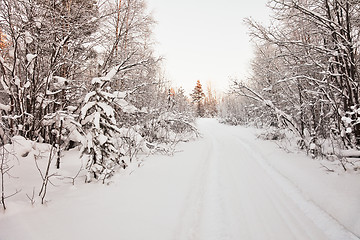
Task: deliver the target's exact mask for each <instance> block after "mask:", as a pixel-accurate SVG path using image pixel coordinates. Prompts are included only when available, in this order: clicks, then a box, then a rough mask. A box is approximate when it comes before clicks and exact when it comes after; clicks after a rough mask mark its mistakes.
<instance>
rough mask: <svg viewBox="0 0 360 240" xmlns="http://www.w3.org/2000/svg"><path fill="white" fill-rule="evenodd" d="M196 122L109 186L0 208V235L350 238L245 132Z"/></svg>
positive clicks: (154, 239) (0, 238)
mask: <svg viewBox="0 0 360 240" xmlns="http://www.w3.org/2000/svg"><path fill="white" fill-rule="evenodd" d="M199 128H200V131H201V133H202V134H203V138H202V139H200V140H198V141H196V142H192V143H186V144H182V145H181V146H180V147H181V148H182V149H183V151H182V152H180V153H176V154H175V156H174V157H172V158H170V157H166V156H161V157H159V156H157V157H151V159H149V160H148V161H147V162H145V165H144V166H143V167H141V168H140V169H138V170H137V171H135V172H134V173H133V174H131V175H129V176H119V177H116V178H114V183H113V184H111V185H110V186H102V185H96V184H85V185H79V186H78V187H77V189H76V190H73V189H72V188H71V187H68V188H69V189H64V190H63V191H62V194H61V196H57V195H56V194H58V195H59V193H56V192H54V193H53V195H51V193H49V195H50V196H52V198H53V201H52V202H50V203H49V204H48V206H47V207H36V208H32V209H31V208H30V209H29V208H28V207H27V208H25V209H24V207H22V208H21V206H22V205H21V203H18V206H17V205H16V203H14V204H12V205H11V206H9V208H10V207H12V208H13V209H16V207H18V208H20V210H18V211H17V210H12V211H9V212H8V213H7V214H6V215H1V214H0V240H17V239H27V240H32V239H34V240H35V239H36V240H42V239H44V240H45V239H46V240H48V239H52V240H56V239H59V240H60V239H61V240H64V239H66V240H75V239H87V240H91V239H94V240H95V239H96V240H97V239H124V240H135V239H136V240H144V239H148V240H171V239H173V240H185V239H186V240H191V239H193V240H230V239H234V240H235V239H244V240H251V239H254V240H256V239H263V240H272V239H274V240H279V239H284V240H291V239H301V240H306V239H314V240H321V239H334V240H335V239H336V240H341V239H344V240H345V239H358V238H356V237H355V236H354V235H353V234H351V233H350V232H348V231H347V230H345V228H344V227H342V226H341V225H340V224H339V223H338V222H336V221H335V220H334V219H332V218H331V217H330V216H329V215H328V214H326V213H325V212H323V211H322V210H321V209H320V208H319V207H317V206H316V205H315V204H313V203H312V202H310V201H308V200H306V198H304V197H303V196H302V195H301V194H300V192H299V190H297V189H296V187H294V185H292V183H291V182H290V181H288V180H287V179H286V178H285V177H283V176H282V175H281V174H279V173H278V172H277V171H275V170H274V169H272V168H271V167H270V166H269V165H267V163H266V161H265V160H266V156H264V154H263V153H262V151H261V146H259V145H256V144H258V143H261V142H260V141H258V142H257V141H254V139H253V135H251V134H245V133H244V132H241V131H234V128H233V127H228V126H224V125H220V124H218V123H217V122H216V121H215V120H209V119H203V120H200V121H199ZM249 136H250V137H249ZM251 137H252V138H251ZM58 192H59V191H58Z"/></svg>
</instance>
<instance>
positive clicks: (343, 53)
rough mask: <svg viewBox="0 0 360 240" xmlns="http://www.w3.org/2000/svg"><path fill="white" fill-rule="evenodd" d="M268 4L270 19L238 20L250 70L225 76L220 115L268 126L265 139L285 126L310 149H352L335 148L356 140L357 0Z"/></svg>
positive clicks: (359, 137)
mask: <svg viewBox="0 0 360 240" xmlns="http://www.w3.org/2000/svg"><path fill="white" fill-rule="evenodd" d="M268 7H270V8H271V10H272V21H271V24H270V25H269V26H266V25H263V24H260V23H258V22H257V21H255V20H253V19H246V20H245V22H246V24H247V25H248V27H249V29H250V35H251V37H252V38H253V40H254V43H255V58H254V60H253V61H252V76H251V77H249V78H247V79H233V80H232V82H233V85H232V91H231V92H232V93H231V94H229V95H228V96H227V97H225V98H224V101H223V103H222V105H223V107H222V110H221V111H222V112H221V115H222V117H223V118H224V121H225V122H228V123H231V124H244V123H245V124H246V123H255V125H257V126H263V127H264V126H265V127H267V126H272V127H274V128H275V129H276V130H275V131H274V132H273V133H272V134H270V135H269V136H268V138H270V139H272V138H273V139H278V138H283V137H284V134H283V132H281V129H287V130H290V131H292V132H293V133H294V134H296V136H297V145H298V147H300V148H302V149H304V150H306V151H307V152H311V153H312V154H313V155H314V157H316V156H321V157H326V158H333V157H335V158H339V159H343V160H344V157H347V156H351V157H358V156H359V154H358V153H357V152H356V151H355V152H354V151H341V150H347V149H358V148H359V145H360V125H359V123H360V118H359V116H360V115H359V114H360V105H359V77H360V76H359V70H360V66H359V60H360V59H359V37H360V35H359V32H360V31H359V30H360V24H359V17H360V15H359V13H360V12H359V7H360V5H359V3H358V2H356V1H348V0H321V1H312V0H310V1H304V0H273V1H269V4H268ZM344 161H346V160H344ZM343 168H344V169H345V171H346V166H345V164H343Z"/></svg>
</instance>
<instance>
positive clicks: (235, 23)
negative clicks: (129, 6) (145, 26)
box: [147, 0, 269, 93]
mask: <svg viewBox="0 0 360 240" xmlns="http://www.w3.org/2000/svg"><path fill="white" fill-rule="evenodd" d="M147 1H148V7H149V9H150V10H152V12H153V16H154V18H155V20H156V21H157V22H158V23H157V26H156V28H155V40H156V41H157V43H158V44H157V47H156V49H157V52H158V54H159V55H162V56H163V57H164V58H165V61H164V70H165V71H166V72H165V74H166V77H167V78H169V79H170V80H171V81H172V84H173V85H174V86H176V87H180V86H182V87H183V88H184V89H185V90H186V91H187V92H188V93H190V92H191V91H192V89H193V88H194V86H195V83H196V81H197V80H200V81H201V82H202V83H203V85H206V83H207V82H209V81H210V82H211V83H212V86H213V87H215V88H217V89H218V90H220V91H223V90H225V89H226V88H227V86H228V82H229V77H238V78H242V77H244V76H246V75H248V74H249V64H250V61H251V58H252V56H253V55H252V54H253V51H252V44H251V43H250V38H249V37H248V35H247V32H248V29H247V27H246V26H245V24H244V22H243V20H244V18H246V17H252V18H253V19H256V20H259V21H260V22H264V23H266V22H267V21H268V18H269V17H268V15H269V10H268V9H267V8H266V6H265V5H266V2H267V0H252V1H241V0H223V1H215V0H195V1H194V0H182V1H169V0H147ZM204 87H205V86H204Z"/></svg>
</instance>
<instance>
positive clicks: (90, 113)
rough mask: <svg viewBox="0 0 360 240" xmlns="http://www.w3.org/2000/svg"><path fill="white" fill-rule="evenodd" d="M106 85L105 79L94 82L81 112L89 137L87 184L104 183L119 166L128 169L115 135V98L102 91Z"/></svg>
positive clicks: (86, 154) (87, 136) (84, 152)
mask: <svg viewBox="0 0 360 240" xmlns="http://www.w3.org/2000/svg"><path fill="white" fill-rule="evenodd" d="M104 83H105V80H104V78H94V79H93V80H92V84H93V86H94V89H93V91H90V92H89V93H88V94H87V95H86V96H85V99H84V105H83V107H82V108H81V113H80V123H81V125H82V126H83V129H84V131H85V134H86V137H85V142H84V143H83V149H82V154H83V157H84V156H86V157H87V164H86V169H87V170H88V174H87V177H86V181H87V182H90V181H91V180H92V179H93V178H95V179H98V180H102V181H105V179H107V178H109V177H110V176H112V174H113V172H114V170H115V168H116V167H117V166H120V167H123V168H125V167H126V164H125V163H124V162H123V161H120V157H121V156H122V154H121V153H120V152H119V151H118V150H117V148H116V141H115V135H116V132H120V129H119V128H118V127H117V122H116V118H115V109H114V107H113V104H114V102H113V101H114V99H115V98H116V96H115V95H114V94H111V93H109V92H106V91H103V90H102V87H103V86H104Z"/></svg>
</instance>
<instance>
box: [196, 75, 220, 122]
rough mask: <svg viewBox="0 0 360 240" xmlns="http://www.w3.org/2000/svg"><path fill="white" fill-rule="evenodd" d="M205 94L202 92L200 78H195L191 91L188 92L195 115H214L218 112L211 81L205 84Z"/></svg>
mask: <svg viewBox="0 0 360 240" xmlns="http://www.w3.org/2000/svg"><path fill="white" fill-rule="evenodd" d="M206 93H207V94H205V93H204V90H203V89H202V85H201V83H200V80H197V82H196V85H195V87H194V89H193V92H192V93H191V94H190V96H191V98H192V103H193V105H194V107H195V114H196V116H197V117H215V116H217V112H218V109H217V107H218V101H217V97H216V92H215V91H214V90H213V89H212V87H211V83H208V84H207V92H206Z"/></svg>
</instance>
